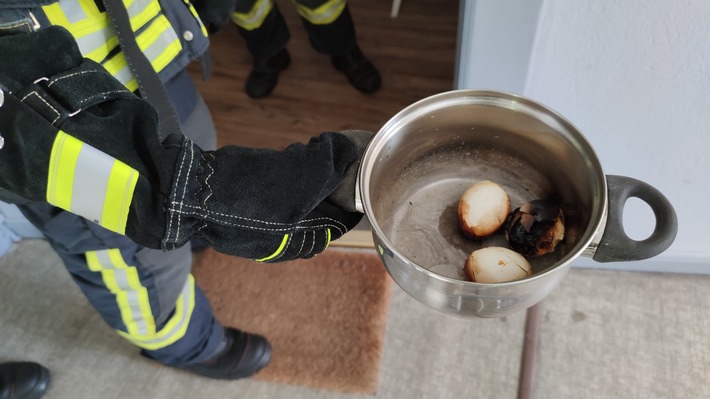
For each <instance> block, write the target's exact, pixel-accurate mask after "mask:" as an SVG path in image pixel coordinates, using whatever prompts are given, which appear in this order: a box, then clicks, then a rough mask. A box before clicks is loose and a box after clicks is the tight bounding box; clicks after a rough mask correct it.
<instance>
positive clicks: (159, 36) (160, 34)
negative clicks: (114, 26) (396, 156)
mask: <svg viewBox="0 0 710 399" xmlns="http://www.w3.org/2000/svg"><path fill="white" fill-rule="evenodd" d="M136 42H138V46H139V47H140V49H141V51H143V52H144V53H145V55H146V57H148V59H149V60H150V63H151V64H152V65H153V68H154V69H155V71H156V72H159V71H161V70H162V69H163V68H165V66H166V65H168V64H169V63H170V61H172V60H173V59H174V58H175V56H177V55H178V53H179V52H180V50H182V45H181V44H180V40H179V39H178V37H177V34H176V33H175V30H173V27H172V26H171V25H170V22H169V21H168V19H167V18H165V16H164V15H161V16H159V17H158V18H156V19H155V20H154V21H153V22H152V23H151V24H150V27H148V29H146V30H145V31H144V32H142V33H141V34H140V35H138V37H136ZM156 49H157V50H158V51H157V52H156Z"/></svg>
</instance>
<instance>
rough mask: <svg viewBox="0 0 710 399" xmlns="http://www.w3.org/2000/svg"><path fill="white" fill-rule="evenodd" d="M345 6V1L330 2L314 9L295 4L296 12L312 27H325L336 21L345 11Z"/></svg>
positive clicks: (333, 0)
mask: <svg viewBox="0 0 710 399" xmlns="http://www.w3.org/2000/svg"><path fill="white" fill-rule="evenodd" d="M345 4H346V2H345V0H330V1H328V2H326V3H325V4H323V5H322V6H320V7H318V8H316V9H310V8H308V7H306V6H303V5H301V4H298V3H296V10H297V11H298V13H299V14H300V15H301V16H302V17H303V18H305V19H306V20H307V21H308V22H310V23H312V24H313V25H326V24H329V23H331V22H333V21H335V20H336V19H338V17H339V16H340V14H342V13H343V10H344V9H345Z"/></svg>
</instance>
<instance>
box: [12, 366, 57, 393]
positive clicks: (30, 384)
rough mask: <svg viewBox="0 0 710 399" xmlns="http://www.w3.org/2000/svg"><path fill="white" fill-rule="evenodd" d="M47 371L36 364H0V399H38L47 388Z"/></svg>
mask: <svg viewBox="0 0 710 399" xmlns="http://www.w3.org/2000/svg"><path fill="white" fill-rule="evenodd" d="M49 380H50V374H49V370H47V368H45V367H44V366H42V365H41V364H38V363H33V362H12V363H3V364H0V399H39V398H41V397H42V396H43V395H44V394H45V392H47V389H48V388H49Z"/></svg>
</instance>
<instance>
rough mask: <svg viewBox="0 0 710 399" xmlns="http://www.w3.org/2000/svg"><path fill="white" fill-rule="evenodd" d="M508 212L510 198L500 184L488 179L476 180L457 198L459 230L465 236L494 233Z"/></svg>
mask: <svg viewBox="0 0 710 399" xmlns="http://www.w3.org/2000/svg"><path fill="white" fill-rule="evenodd" d="M509 212H510V199H509V198H508V194H507V193H506V192H505V190H503V188H502V187H501V186H499V185H498V184H496V183H494V182H492V181H490V180H484V181H481V182H478V183H476V184H474V185H473V186H471V187H470V188H469V189H468V190H466V191H465V192H464V193H463V195H462V196H461V199H460V200H459V207H458V214H459V225H460V226H461V230H462V231H463V232H464V234H466V235H467V236H470V237H473V238H482V237H485V236H488V235H491V234H493V233H495V232H496V231H497V230H498V229H499V228H500V227H501V226H502V225H503V223H504V222H505V220H506V218H507V217H508V213H509Z"/></svg>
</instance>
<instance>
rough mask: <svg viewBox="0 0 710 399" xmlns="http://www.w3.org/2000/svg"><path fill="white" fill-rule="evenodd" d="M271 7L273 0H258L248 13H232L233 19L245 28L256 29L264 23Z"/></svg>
mask: <svg viewBox="0 0 710 399" xmlns="http://www.w3.org/2000/svg"><path fill="white" fill-rule="evenodd" d="M271 8H273V0H257V2H256V3H254V6H253V7H252V9H251V10H249V12H248V13H239V12H234V13H232V21H233V22H234V23H235V24H237V26H239V27H241V28H243V29H246V30H254V29H256V28H258V27H260V26H261V24H262V23H264V20H265V19H266V16H267V15H269V12H271Z"/></svg>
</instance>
